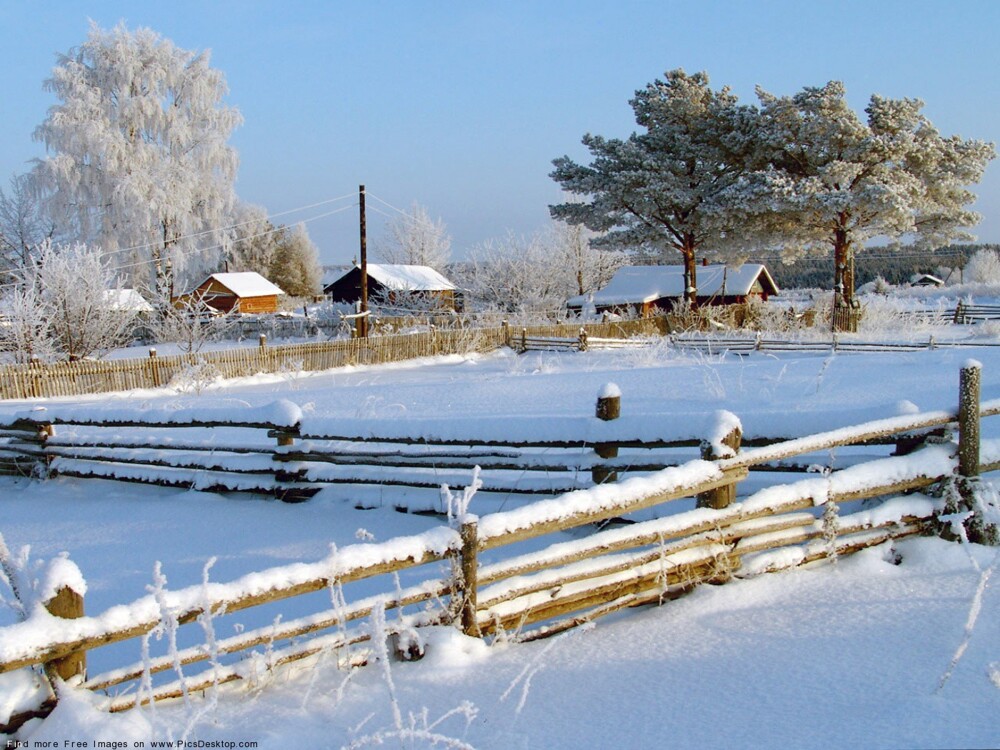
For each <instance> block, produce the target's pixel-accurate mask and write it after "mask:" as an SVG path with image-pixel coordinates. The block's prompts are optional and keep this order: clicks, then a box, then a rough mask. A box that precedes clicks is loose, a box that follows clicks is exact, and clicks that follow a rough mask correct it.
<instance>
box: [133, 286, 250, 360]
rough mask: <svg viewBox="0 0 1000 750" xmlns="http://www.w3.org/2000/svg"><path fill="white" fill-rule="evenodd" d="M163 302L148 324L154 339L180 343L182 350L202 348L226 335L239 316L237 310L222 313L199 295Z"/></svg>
mask: <svg viewBox="0 0 1000 750" xmlns="http://www.w3.org/2000/svg"><path fill="white" fill-rule="evenodd" d="M161 302H162V304H161V306H160V308H161V309H160V311H159V313H158V314H157V315H155V316H154V317H153V319H152V320H151V321H150V324H149V328H150V331H151V332H152V334H153V340H154V341H156V342H157V343H158V344H166V343H173V344H177V347H178V348H179V349H180V350H181V351H182V352H187V353H195V352H199V351H201V349H202V347H203V346H205V344H207V343H209V342H211V341H220V340H222V339H224V338H226V336H227V335H228V334H229V333H230V332H231V331H233V329H234V328H235V326H236V323H237V322H238V320H239V316H238V313H236V312H234V311H230V312H228V313H225V314H221V315H220V314H219V313H218V311H216V310H214V309H213V308H211V307H210V306H209V305H208V303H207V302H205V300H204V298H203V297H202V296H198V295H196V296H190V297H182V298H181V299H179V300H177V301H175V302H174V303H173V304H170V303H168V302H166V301H165V300H164V301H161Z"/></svg>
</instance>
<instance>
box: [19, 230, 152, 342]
mask: <svg viewBox="0 0 1000 750" xmlns="http://www.w3.org/2000/svg"><path fill="white" fill-rule="evenodd" d="M123 284H124V281H123V279H122V278H121V277H119V276H116V275H115V273H114V272H113V271H112V270H111V269H109V268H107V267H105V265H104V254H103V252H102V251H101V250H100V248H94V247H88V246H87V245H84V244H81V243H77V244H76V245H72V246H70V245H56V244H53V243H51V242H48V241H47V242H45V243H44V244H43V245H42V246H41V247H40V248H39V250H38V254H37V255H36V256H33V257H32V258H31V259H30V263H29V264H28V265H27V266H25V267H24V268H22V269H21V270H20V271H19V272H18V279H17V282H16V285H17V286H16V288H15V289H14V290H13V291H12V292H11V293H10V294H8V295H7V296H6V297H5V298H4V301H3V303H2V308H3V310H2V313H3V317H4V322H5V324H6V325H3V326H0V344H2V345H3V348H6V349H9V350H11V351H13V352H14V358H15V360H17V361H25V362H26V361H30V360H31V359H32V358H40V359H53V358H55V357H56V356H59V355H61V356H64V357H65V358H67V359H69V360H71V361H72V360H78V359H83V358H85V357H91V356H94V355H101V354H104V353H106V352H107V351H109V350H111V349H114V348H117V347H119V346H122V345H124V344H126V343H128V342H129V341H130V340H131V338H132V333H133V330H134V328H135V322H136V319H137V316H138V311H137V310H135V309H130V308H128V307H127V306H122V305H121V304H119V303H118V302H116V300H120V299H121V298H122V294H121V293H122V292H123V291H124V288H123Z"/></svg>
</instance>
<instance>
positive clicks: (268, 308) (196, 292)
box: [174, 271, 284, 314]
mask: <svg viewBox="0 0 1000 750" xmlns="http://www.w3.org/2000/svg"><path fill="white" fill-rule="evenodd" d="M282 295H284V292H283V291H282V290H281V289H280V288H279V287H278V286H276V285H275V284H272V283H271V282H270V281H268V280H267V279H265V278H264V277H263V276H261V275H260V274H259V273H257V272H255V271H240V272H236V273H213V274H212V275H211V276H209V277H208V278H207V279H205V280H204V281H203V282H201V283H200V284H199V285H198V286H196V287H195V288H194V289H192V290H191V291H190V292H188V293H187V294H182V295H181V296H180V297H178V298H177V299H176V300H175V301H174V303H175V304H182V305H183V304H187V303H188V302H191V301H198V300H200V301H202V302H204V303H205V304H206V305H208V306H209V307H211V308H212V309H213V310H218V311H219V312H223V313H226V312H230V311H231V310H235V311H236V312H239V313H244V314H257V313H273V312H277V311H278V297H280V296H282Z"/></svg>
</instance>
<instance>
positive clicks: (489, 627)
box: [0, 364, 1000, 732]
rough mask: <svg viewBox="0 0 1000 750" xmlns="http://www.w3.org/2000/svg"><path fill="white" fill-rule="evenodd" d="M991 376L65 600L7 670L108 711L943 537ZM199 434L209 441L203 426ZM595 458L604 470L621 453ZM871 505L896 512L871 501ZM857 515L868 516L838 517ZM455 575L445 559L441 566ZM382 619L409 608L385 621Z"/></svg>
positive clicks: (20, 645)
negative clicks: (771, 471) (143, 590)
mask: <svg viewBox="0 0 1000 750" xmlns="http://www.w3.org/2000/svg"><path fill="white" fill-rule="evenodd" d="M979 382H980V368H979V367H978V366H973V365H972V364H970V365H969V366H967V367H965V368H964V369H963V370H962V371H961V377H960V387H959V408H958V410H957V411H956V412H949V411H939V412H930V413H921V414H911V415H906V416H901V417H895V418H890V419H883V420H879V421H875V422H869V423H865V424H861V425H856V426H853V427H845V428H840V429H838V430H834V431H831V432H827V433H822V434H817V435H811V436H807V437H799V438H796V439H792V440H787V441H783V442H779V443H775V444H771V445H765V446H759V447H751V448H745V447H744V446H742V445H741V435H740V433H739V430H738V429H734V430H731V431H730V432H729V433H728V434H726V435H724V436H721V437H720V436H719V435H715V436H713V437H712V439H710V440H706V445H707V447H706V450H705V453H704V457H703V458H702V459H697V460H694V461H690V462H687V463H685V464H683V465H681V466H677V467H672V468H666V469H663V470H662V471H659V472H655V473H652V474H650V475H648V476H643V477H636V478H634V479H630V480H627V481H624V482H621V483H618V484H605V485H601V486H598V487H594V488H592V489H587V490H582V491H577V492H573V493H569V494H566V495H562V496H559V497H556V498H553V499H549V500H543V501H539V502H536V503H532V504H530V505H527V506H524V507H521V508H517V509H514V510H510V511H502V512H495V513H490V514H487V515H484V516H482V517H481V518H477V517H475V516H473V515H470V514H469V513H468V510H469V509H468V508H462V507H458V508H456V509H455V511H456V516H455V518H454V523H453V524H451V525H448V526H445V525H442V526H441V527H439V528H437V529H434V530H431V531H429V532H426V533H424V534H421V535H418V536H413V537H405V538H397V539H392V540H388V541H385V542H380V543H362V544H357V545H351V546H349V547H343V548H341V549H339V550H336V551H334V552H333V553H332V554H331V555H330V556H329V557H328V558H326V559H324V560H320V561H317V562H315V563H300V564H295V565H292V566H284V567H280V568H275V569H271V570H265V571H260V572H257V573H253V574H250V575H247V576H245V577H243V578H240V579H237V580H235V581H231V582H229V583H225V584H213V583H207V582H206V583H202V584H199V585H196V586H192V587H189V588H184V589H180V590H174V591H163V590H159V591H156V592H154V593H153V594H150V595H149V596H147V597H144V598H143V599H140V600H137V601H135V602H132V603H130V604H127V605H124V606H120V607H114V608H112V609H110V610H108V611H106V612H103V613H100V614H96V615H89V616H88V615H85V614H84V609H83V597H82V596H80V595H79V594H77V593H76V592H74V591H72V589H71V587H69V586H65V587H63V588H61V589H60V590H59V591H58V592H57V594H56V596H55V597H54V598H53V599H52V600H51V601H50V602H49V603H48V605H47V606H48V608H49V611H50V612H51V613H52V614H54V615H56V617H57V618H61V619H57V620H54V621H53V622H50V623H48V624H47V627H46V628H45V629H44V630H40V629H38V628H36V627H34V626H33V623H32V622H31V620H30V619H29V620H28V621H25V622H21V623H17V624H14V625H10V626H6V627H3V628H0V673H3V672H10V671H13V670H17V669H26V668H32V667H36V668H37V667H39V666H42V667H44V670H43V671H44V674H46V675H49V676H50V677H54V676H58V677H59V678H61V679H62V680H65V681H67V682H68V683H69V684H70V685H75V686H78V687H80V688H84V689H89V690H92V691H96V692H99V693H101V694H103V695H105V696H106V697H105V700H104V706H105V707H106V708H107V710H110V711H122V710H127V709H129V708H132V707H135V706H137V705H140V704H145V703H149V702H151V701H157V700H166V699H171V698H178V697H181V696H191V695H193V694H196V693H199V692H202V691H208V690H212V689H216V688H218V687H219V686H220V685H223V684H225V683H229V682H235V681H240V680H245V681H250V682H252V683H255V684H256V683H258V682H260V681H262V680H264V679H266V677H267V675H268V674H270V673H272V672H273V671H274V670H276V669H277V668H278V667H280V666H282V665H285V664H291V663H293V662H301V661H303V660H311V661H307V662H304V664H307V665H315V663H316V662H317V660H326V661H328V663H333V664H337V665H340V666H343V667H348V666H351V665H359V664H364V663H366V662H367V661H369V660H370V659H371V658H372V657H373V654H378V653H380V651H381V648H382V647H381V646H380V645H379V644H380V643H383V642H384V641H383V639H386V638H390V639H391V640H392V642H393V644H394V648H395V651H396V652H397V654H398V655H399V658H418V657H419V656H420V655H421V654H422V650H423V646H422V639H421V637H420V634H419V633H420V628H421V627H427V626H431V625H453V626H455V627H459V628H461V630H462V631H463V632H464V633H466V634H467V635H470V636H475V637H483V636H493V637H505V638H508V639H510V640H514V641H529V640H533V639H537V638H542V637H546V636H550V635H552V634H554V633H558V632H562V631H564V630H566V629H569V628H573V627H576V626H578V625H579V624H581V623H584V622H590V621H592V620H594V619H595V618H598V617H600V616H603V615H606V614H609V613H611V612H615V611H619V610H621V609H623V608H627V607H634V606H639V605H647V604H662V603H664V602H666V601H668V600H672V599H675V598H677V597H679V596H681V595H683V594H685V593H687V592H689V591H691V590H692V589H694V588H695V587H696V586H698V585H700V584H702V583H724V582H726V581H729V580H731V579H733V578H740V577H748V576H754V575H758V574H761V573H765V572H772V571H777V570H782V569H787V568H789V567H794V566H799V565H803V564H806V563H810V562H815V561H819V560H823V559H829V558H836V557H837V556H840V555H846V554H850V553H852V552H855V551H858V550H861V549H864V548H867V547H871V546H874V545H879V544H882V543H884V542H886V541H889V540H893V539H898V538H900V537H905V536H909V535H913V534H920V533H926V532H928V531H929V530H938V531H941V529H942V527H943V526H942V522H939V520H938V516H939V515H940V514H941V513H942V512H946V513H953V512H954V511H955V510H956V509H957V508H958V507H959V505H960V504H961V503H969V502H970V493H971V492H972V490H973V487H974V483H975V477H977V476H978V475H979V474H980V473H981V472H986V471H994V470H997V469H1000V445H998V444H996V443H995V442H988V443H981V441H980V438H979V434H980V424H979V423H980V418H981V417H986V416H994V415H997V414H1000V400H998V401H990V402H986V403H981V402H980V393H979ZM615 398H616V397H615V396H613V395H612V396H605V397H604V398H603V399H601V400H599V404H598V409H599V411H600V412H601V413H602V414H603V415H604V418H610V417H612V416H613V415H614V408H613V407H614V403H613V401H614V399H615ZM601 401H603V403H601ZM279 421H280V420H279ZM285 421H286V424H284V425H277V426H278V427H279V428H281V429H283V430H285V431H286V432H287V431H289V430H291V429H292V428H294V427H296V425H295V424H287V422H288V421H291V420H285ZM609 421H610V420H609ZM197 424H198V426H199V427H201V428H204V429H212V428H213V427H212V425H213V423H211V422H209V421H206V420H201V421H199V422H198V423H197ZM220 424H221V423H220ZM723 424H725V422H723ZM171 425H172V426H180V425H179V423H178V422H172V423H171ZM189 426H190V425H189ZM229 426H231V425H229ZM253 426H254V427H256V428H263V427H265V426H266V425H264V424H263V423H260V422H255V423H254V425H253ZM272 426H273V425H272ZM956 426H957V432H958V445H957V451H956V446H955V444H954V442H952V440H951V438H950V434H951V433H950V432H946V433H943V432H942V430H947V431H951V430H954V429H955V428H956ZM7 427H8V428H13V429H22V430H23V429H26V428H31V429H34V430H36V431H37V432H38V433H39V434H40V435H41V436H44V435H46V434H47V433H48V432H49V431H51V423H44V422H40V421H36V422H31V423H26V422H25V421H24V420H22V421H21V422H19V423H17V424H9V425H7ZM278 439H279V441H280V440H287V439H288V436H287V434H281V435H279V438H278ZM887 439H892V440H894V441H896V443H897V453H901V454H903V455H892V456H888V457H879V458H875V459H873V460H872V461H869V462H866V463H862V464H860V465H856V466H851V467H847V468H844V469H841V470H839V471H836V472H833V473H831V474H829V475H827V476H819V477H814V478H810V479H806V480H801V481H797V482H793V483H790V484H785V485H779V486H777V487H768V488H766V489H763V490H760V491H757V492H753V493H751V494H749V495H742V496H741V495H740V493H738V492H737V486H738V484H739V483H740V482H741V481H742V480H743V479H745V478H746V476H747V472H748V470H749V469H750V468H751V467H754V466H760V465H765V464H772V463H773V462H776V461H781V460H785V459H787V458H789V457H794V456H801V455H806V454H810V453H815V452H817V451H824V450H829V449H831V448H834V447H836V446H843V445H855V444H870V443H872V442H884V441H886V440H887ZM594 447H595V453H597V454H598V455H599V456H600V455H601V452H600V451H601V450H602V449H604V448H607V447H608V446H607V445H596V446H594ZM931 485H943V486H946V487H951V488H952V489H953V491H946V492H945V493H944V499H942V500H934V499H932V498H930V497H927V496H924V495H916V496H913V497H909V498H906V497H898V495H899V493H906V492H910V491H913V490H918V489H921V488H926V487H929V486H931ZM682 498H698V501H697V507H694V508H691V509H687V510H680V511H679V512H675V513H672V514H669V515H662V514H661V515H654V517H653V518H651V519H648V518H647V519H646V520H639V521H637V522H633V523H626V522H624V520H623V519H624V517H626V516H628V515H629V514H633V513H635V512H637V511H640V510H646V509H651V508H658V509H663V510H664V511H666V509H665V508H664V507H663V506H665V504H667V503H669V502H672V501H676V500H680V499H682ZM873 498H883V499H882V500H881V501H880V502H878V503H874V502H872V499H873ZM857 501H865V502H861V503H857V505H855V506H852V507H851V508H849V509H847V508H845V507H844V506H845V505H847V504H849V503H856V502H857ZM616 519H618V520H619V521H622V522H621V523H617V522H615V520H616ZM570 529H574V530H576V531H575V532H574V534H573V537H574V538H573V540H572V541H565V540H564V539H561V540H559V541H556V542H551V543H548V544H543V545H541V546H539V544H538V543H537V542H534V541H533V540H537V539H540V538H543V537H545V536H547V535H550V534H553V533H556V532H561V531H566V530H570ZM944 533H948V532H947V531H945V532H944ZM526 543H530V546H529V547H526V546H525V544H526ZM515 545H516V546H515ZM442 562H445V563H447V564H448V567H447V568H446V569H445V570H444V571H443V572H442V571H441V570H440V568H439V566H440V564H441V563H442ZM428 566H430V568H431V569H430V570H428ZM362 581H364V583H363V584H361V589H360V591H357V588H358V584H359V582H362ZM352 587H353V589H352ZM352 590H353V591H357V597H356V598H355V597H353V596H352V594H351V592H352ZM310 597H311V598H310ZM317 597H318V598H317ZM292 598H295V600H296V601H297V602H302V606H305V603H306V602H310V603H312V604H313V605H314V606H318V611H315V612H313V613H311V614H306V615H300V614H296V615H295V616H293V617H291V618H288V619H279V618H275V617H274V609H273V607H275V606H278V605H279V604H281V603H285V605H287V604H288V603H289V600H290V599H292ZM317 603H318V605H317ZM269 607H272V609H268V608H269ZM386 609H392V610H396V614H395V615H394V616H393V617H392V618H391V619H389V618H387V617H386V616H385V610H386ZM251 611H259V612H260V613H261V617H260V618H259V620H258V622H260V623H261V624H260V625H258V626H256V627H251V628H249V629H244V630H243V631H242V632H239V633H238V634H237V635H234V636H231V637H228V638H221V637H219V638H217V637H214V636H213V637H211V638H209V637H208V635H207V634H209V633H212V634H215V633H221V632H223V631H224V627H223V625H222V624H221V621H223V620H225V621H226V622H230V623H231V622H232V617H233V615H234V614H235V613H238V612H239V613H243V615H246V613H248V612H251ZM243 615H241V616H243ZM216 621H220V622H216ZM164 629H167V630H169V631H170V634H171V638H167V639H164V641H167V642H175V643H176V648H174V649H169V650H166V651H165V652H163V653H153V651H152V647H153V646H154V640H153V639H151V638H150V634H151V633H153V632H154V631H157V632H161V633H162V632H164ZM229 632H231V631H229ZM40 633H43V635H40ZM182 633H183V634H185V636H184V637H181V634H182ZM175 637H176V640H175ZM134 639H139V640H141V641H142V644H143V646H142V647H143V652H144V653H146V654H147V656H146V657H145V658H143V659H141V660H139V661H136V662H134V663H131V664H126V665H124V666H116V667H114V668H110V669H106V670H105V671H103V672H102V673H100V674H96V675H91V674H88V661H89V662H90V665H91V666H92V665H93V664H96V663H97V660H96V659H91V658H90V657H91V656H93V655H92V654H91V652H92V651H94V650H98V649H99V648H101V647H105V646H108V645H110V644H116V643H121V642H123V641H128V640H134ZM161 647H163V648H165V646H162V645H161ZM98 653H99V652H98ZM195 665H200V666H201V667H203V669H202V670H201V671H197V668H196V666H195ZM38 674H39V675H40V674H42V672H39V673H38ZM55 699H56V696H55V694H54V693H53V695H52V697H51V698H50V699H49V700H48V701H46V702H45V703H44V704H42V705H39V706H38V708H37V709H36V710H33V711H29V712H26V713H23V714H20V715H18V716H15V717H11V719H10V720H9V721H8V722H7V724H6V725H5V726H0V731H3V732H9V731H13V729H14V728H16V726H18V725H19V724H20V723H23V722H24V721H26V720H27V719H28V718H30V717H31V716H41V715H45V714H46V712H48V711H49V710H51V708H52V706H53V705H54V701H55Z"/></svg>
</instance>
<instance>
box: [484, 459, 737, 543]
mask: <svg viewBox="0 0 1000 750" xmlns="http://www.w3.org/2000/svg"><path fill="white" fill-rule="evenodd" d="M746 476H747V470H746V469H745V468H742V467H737V468H735V469H725V470H723V474H722V476H721V477H716V478H715V479H711V480H708V481H704V482H697V483H695V484H693V485H681V486H677V487H675V488H673V489H671V490H669V491H666V492H658V493H653V494H650V495H646V496H644V497H641V498H637V499H635V500H632V501H629V502H627V503H622V504H620V505H616V506H614V507H605V508H599V509H592V510H585V511H581V512H579V513H574V514H571V515H568V516H563V517H560V518H554V519H550V520H546V521H543V522H542V523H538V524H535V525H533V526H531V527H528V528H522V529H517V530H515V531H509V532H506V533H503V534H498V535H496V536H492V537H490V536H484V537H481V538H480V549H482V550H488V549H493V548H494V547H501V546H504V545H507V544H513V543H514V542H520V541H524V540H525V539H533V538H535V537H538V536H543V535H545V534H551V533H553V532H555V531H563V530H565V529H571V528H574V527H576V526H583V525H585V524H588V523H597V522H598V521H604V520H607V519H609V518H616V517H618V516H621V515H624V514H627V513H632V512H634V511H637V510H643V509H644V508H651V507H653V506H654V505H659V504H660V503H665V502H668V501H670V500H677V499H680V498H682V497H693V496H694V495H697V494H699V493H701V492H706V491H707V490H711V489H715V488H716V487H721V486H724V485H726V484H733V483H734V482H738V481H740V480H741V479H745V478H746Z"/></svg>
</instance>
